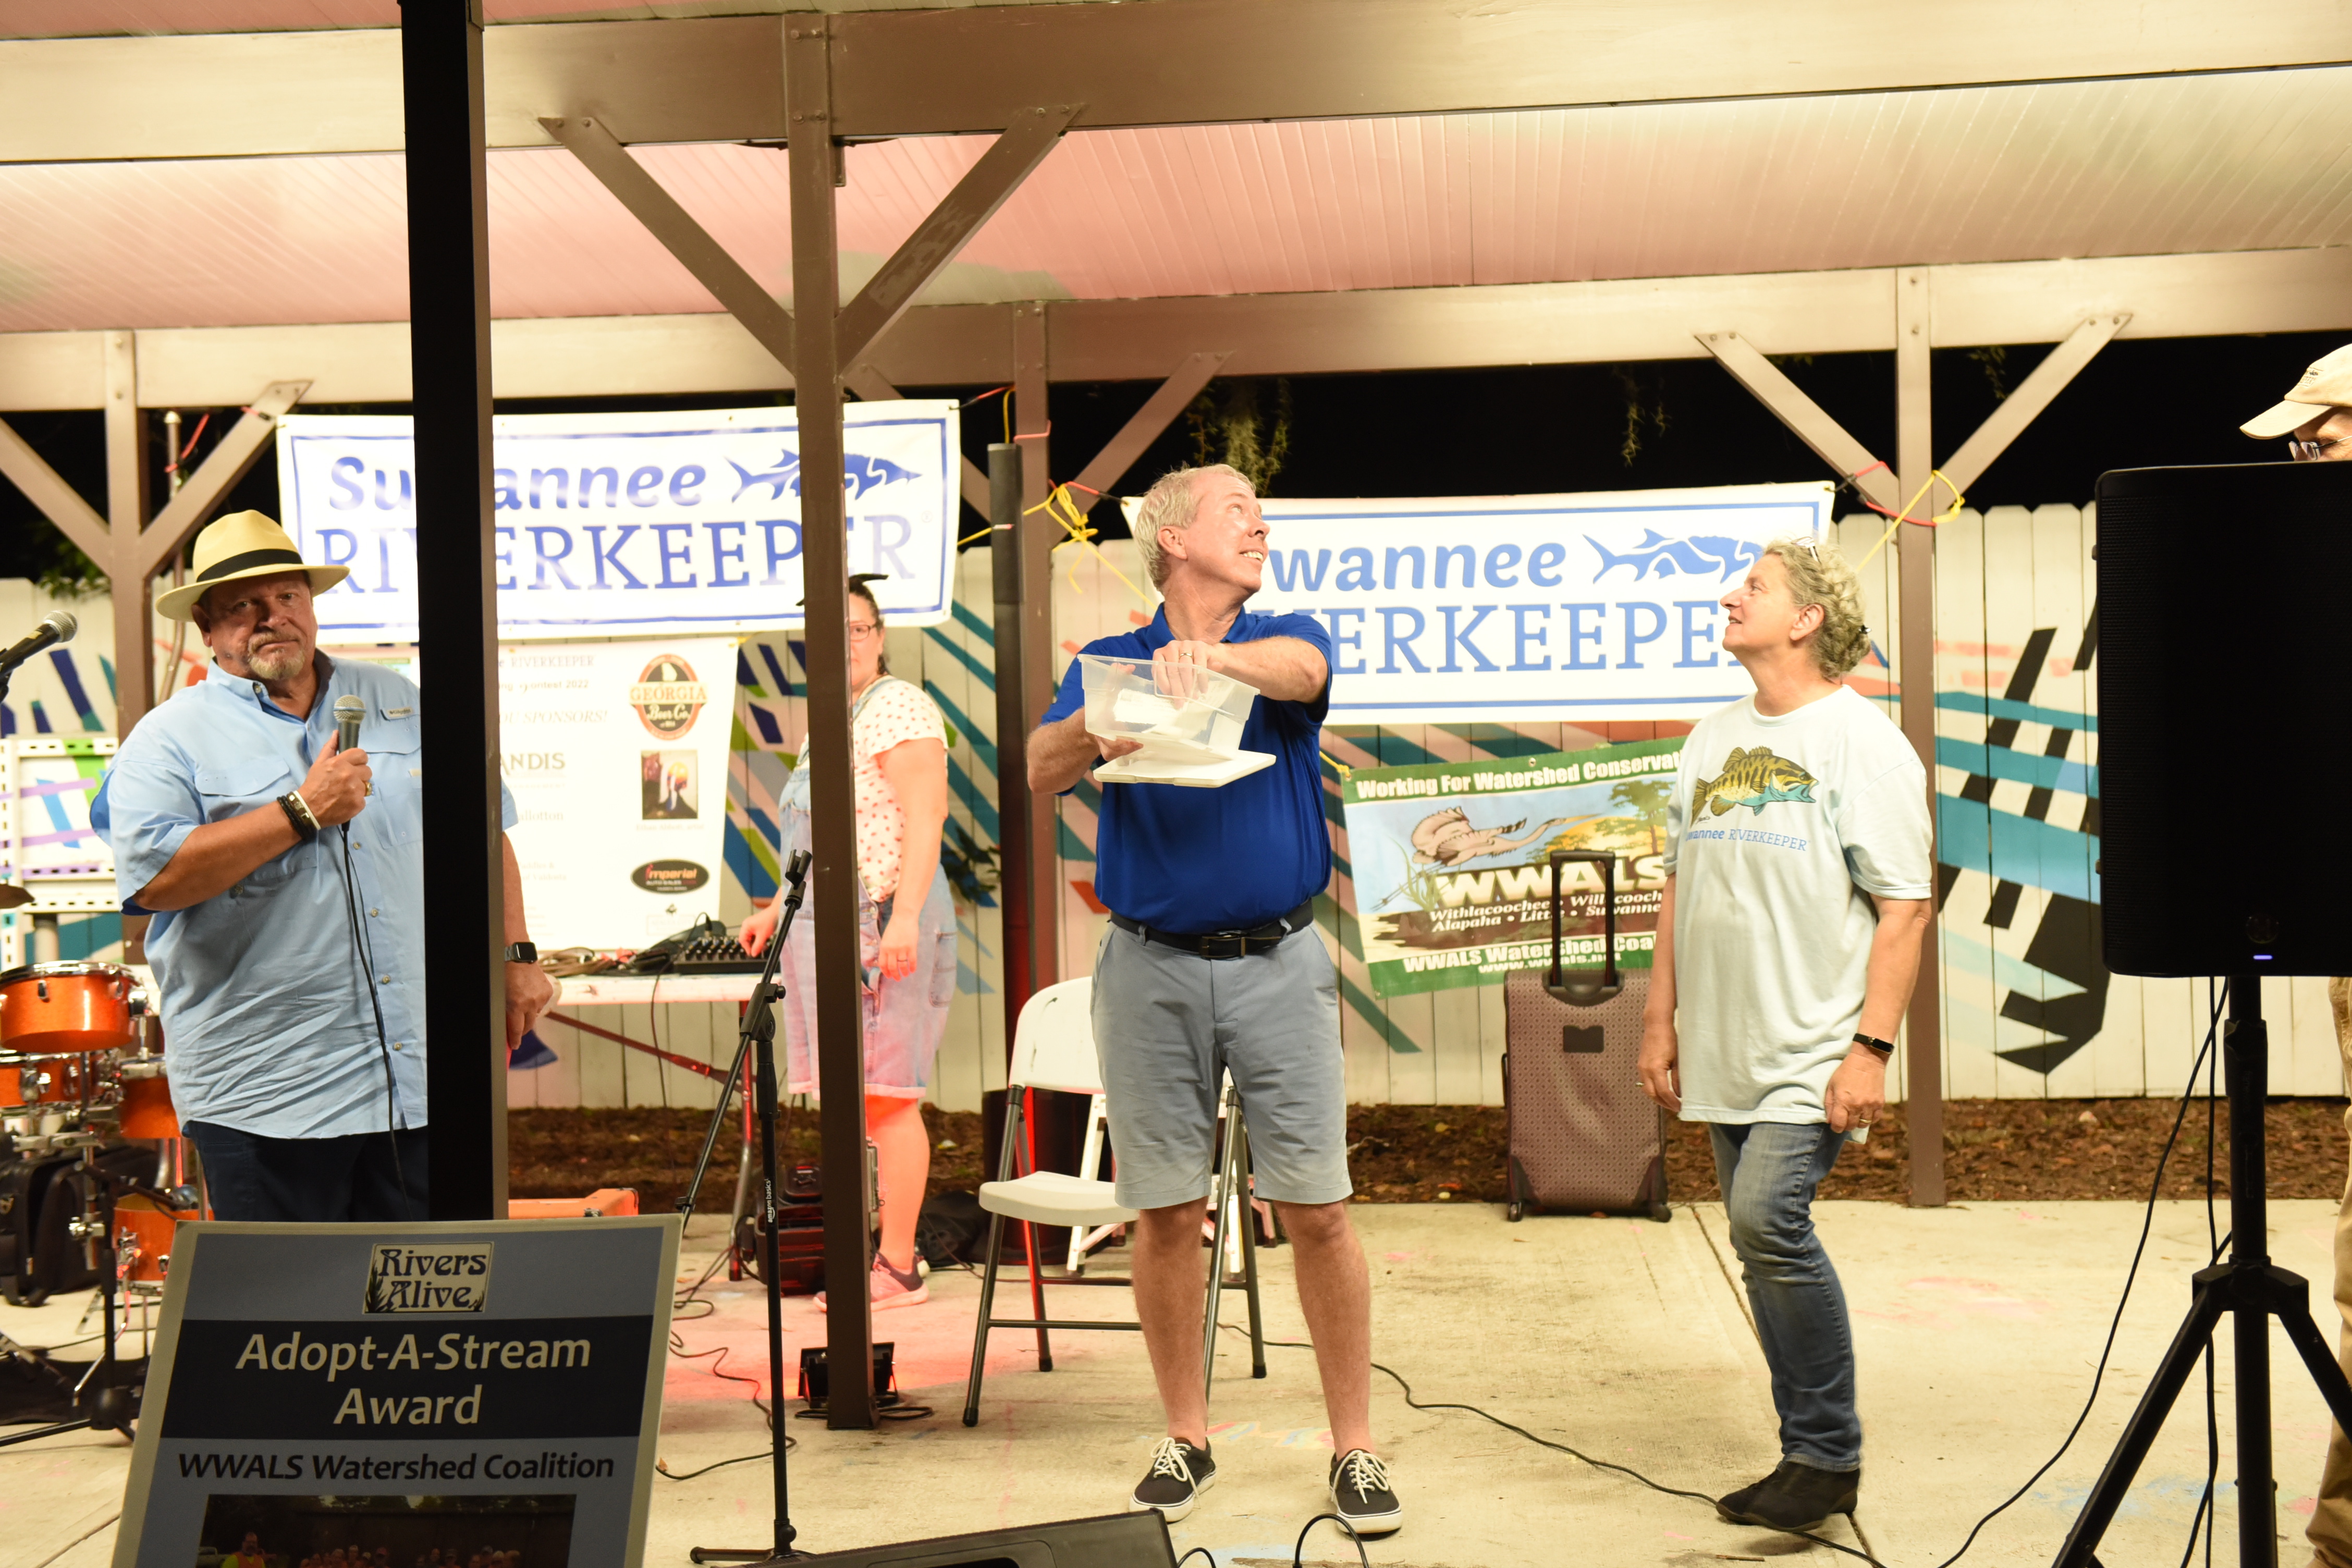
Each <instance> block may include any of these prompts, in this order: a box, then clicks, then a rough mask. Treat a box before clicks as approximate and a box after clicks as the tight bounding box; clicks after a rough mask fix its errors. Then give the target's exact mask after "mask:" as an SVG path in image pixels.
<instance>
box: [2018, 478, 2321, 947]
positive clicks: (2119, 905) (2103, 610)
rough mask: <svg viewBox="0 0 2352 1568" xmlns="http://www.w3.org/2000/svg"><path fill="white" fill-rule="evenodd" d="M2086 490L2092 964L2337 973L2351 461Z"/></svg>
mask: <svg viewBox="0 0 2352 1568" xmlns="http://www.w3.org/2000/svg"><path fill="white" fill-rule="evenodd" d="M2098 502H2099V504H2098V549H2097V552H2096V555H2097V562H2098V594H2099V597H2098V609H2097V620H2098V642H2097V645H2096V651H2095V656H2094V657H2095V659H2096V661H2097V672H2098V673H2097V679H2098V690H2099V717H2098V734H2099V746H2098V763H2099V766H2098V799H2097V801H2096V802H2095V805H2096V808H2097V813H2098V815H2097V817H2096V819H2095V827H2093V828H2092V829H2091V831H2093V832H2095V834H2096V836H2097V837H2096V840H2095V848H2094V850H2093V853H2094V854H2095V856H2096V857H2097V860H2096V869H2097V871H2098V873H2099V881H2100V889H2099V891H2100V902H2101V906H2102V909H2101V913H2102V917H2103V922H2104V930H2105V944H2104V945H2105V957H2106V964H2107V967H2108V968H2109V969H2110V970H2112V971H2114V972H2115V973H2117V974H2147V975H2198V974H2352V918H2347V916H2346V914H2345V909H2344V889H2345V888H2346V887H2347V885H2352V743H2347V742H2352V701H2347V697H2352V692H2347V689H2346V687H2347V681H2346V677H2345V671H2346V669H2347V663H2352V660H2347V652H2346V644H2347V632H2352V463H2242V464H2231V465H2228V466H2226V467H2214V468H2128V469H2123V470H2119V471H2117V472H2115V473H2109V474H2105V475H2102V476H2101V477H2100V479H2099V486H2098ZM2330 671H2334V672H2335V673H2333V674H2331V673H2329V672H2330ZM1996 831H1998V828H1996Z"/></svg>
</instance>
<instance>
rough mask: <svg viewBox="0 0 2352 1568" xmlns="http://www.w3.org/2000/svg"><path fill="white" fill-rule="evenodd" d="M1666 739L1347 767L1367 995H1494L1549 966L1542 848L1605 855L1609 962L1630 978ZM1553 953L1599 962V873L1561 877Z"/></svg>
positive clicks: (1653, 864)
mask: <svg viewBox="0 0 2352 1568" xmlns="http://www.w3.org/2000/svg"><path fill="white" fill-rule="evenodd" d="M1682 749H1683V743H1682V741H1681V739H1680V738H1679V737H1677V738H1675V739H1674V740H1670V741H1636V742H1631V743H1629V744H1626V745H1621V746H1600V747H1595V748H1594V749H1592V750H1591V751H1583V752H1545V753H1543V754H1541V755H1539V756H1532V757H1515V758H1511V759H1509V760H1507V761H1501V762H1474V763H1431V764H1429V765H1426V766H1423V767H1412V768H1358V769H1356V770H1354V771H1353V772H1352V773H1349V775H1348V779H1347V783H1346V784H1344V785H1342V786H1341V790H1340V796H1339V798H1340V802H1341V805H1343V807H1344V808H1345V810H1346V812H1347V817H1348V850H1349V861H1350V863H1351V864H1352V865H1353V866H1354V868H1355V883H1356V931H1357V935H1358V936H1359V937H1360V939H1361V940H1362V942H1363V947H1364V967H1365V968H1366V969H1367V970H1369V971H1370V973H1371V980H1372V990H1373V992H1374V993H1375V994H1378V995H1381V996H1397V995H1402V994H1407V993H1410V992H1415V991H1444V990H1448V989H1451V988H1452V987H1454V986H1457V985H1495V984H1501V982H1502V980H1503V977H1504V976H1505V975H1506V974H1508V973H1510V972H1512V971H1513V970H1517V969H1540V968H1545V967H1548V966H1549V964H1550V963H1551V904H1550V900H1551V868H1550V867H1549V866H1548V865H1547V864H1546V863H1545V859H1546V857H1548V856H1549V854H1550V853H1551V852H1552V851H1553V850H1555V849H1597V850H1601V851H1604V852H1613V853H1614V854H1615V855H1616V858H1617V864H1616V873H1615V874H1616V879H1617V958H1618V963H1620V965H1622V967H1624V968H1627V969H1646V968H1648V967H1649V963H1650V949H1651V947H1652V945H1653V944H1654V942H1656V940H1657V929H1658V906H1659V905H1660V903H1661V902H1662V901H1663V900H1664V889H1665V885H1666V877H1665V847H1666V841H1665V834H1666V802H1667V800H1668V798H1669V797H1670V795H1672V793H1673V790H1674V781H1675V761H1676V759H1677V758H1678V757H1679V756H1680V755H1681V752H1682ZM1567 870H1568V879H1569V880H1568V887H1567V889H1566V892H1565V900H1564V901H1565V907H1564V908H1563V910H1562V911H1561V925H1560V930H1561V942H1560V950H1561V952H1562V955H1563V962H1564V963H1565V964H1566V965H1567V967H1569V968H1570V969H1574V968H1578V967H1587V968H1594V969H1597V968H1599V967H1600V964H1601V941H1602V936H1601V869H1600V868H1599V867H1598V866H1595V865H1594V864H1592V863H1591V861H1580V862H1575V863H1572V864H1570V866H1569V867H1568V868H1567Z"/></svg>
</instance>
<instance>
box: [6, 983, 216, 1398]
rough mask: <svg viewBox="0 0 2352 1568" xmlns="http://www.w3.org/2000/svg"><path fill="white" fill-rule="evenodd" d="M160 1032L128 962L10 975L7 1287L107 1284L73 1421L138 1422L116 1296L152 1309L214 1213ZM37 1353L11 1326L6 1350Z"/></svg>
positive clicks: (12, 1291)
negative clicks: (184, 1229) (119, 1372)
mask: <svg viewBox="0 0 2352 1568" xmlns="http://www.w3.org/2000/svg"><path fill="white" fill-rule="evenodd" d="M161 1037H162V1029H161V1025H160V1021H159V1020H158V1018H157V1017H156V1015H155V1011H154V1006H153V1003H152V996H151V994H150V993H149V991H148V990H147V988H146V987H145V986H144V985H143V984H142V983H141V979H140V976H139V973H138V972H137V971H135V970H132V969H129V968H126V967H124V966H123V965H121V964H119V963H36V964H32V965H29V966H27V967H25V968H21V969H13V970H10V971H8V972H6V973H0V1296H5V1299H6V1300H8V1301H9V1302H10V1303H11V1304H13V1305H18V1306H37V1305H39V1304H40V1303H41V1302H42V1301H44V1300H47V1298H48V1297H50V1296H51V1295H53V1294H56V1293H58V1292H61V1291H67V1290H79V1289H89V1287H90V1286H92V1285H96V1286H97V1287H98V1294H97V1296H96V1298H95V1299H93V1300H92V1302H91V1307H92V1309H93V1310H97V1311H99V1312H100V1313H101V1314H102V1316H103V1319H104V1331H103V1338H102V1344H103V1347H104V1348H103V1349H102V1350H101V1352H100V1361H99V1363H97V1364H96V1365H95V1366H93V1367H92V1368H91V1369H90V1371H91V1373H92V1375H91V1376H90V1377H89V1379H88V1380H87V1382H88V1388H87V1390H86V1392H87V1393H88V1394H89V1395H90V1397H89V1398H84V1399H78V1400H77V1405H78V1406H79V1408H82V1409H84V1410H85V1411H87V1412H88V1414H87V1415H86V1416H85V1418H84V1419H82V1420H80V1421H78V1422H75V1423H70V1424H68V1425H70V1426H101V1427H104V1426H121V1427H124V1428H125V1429H127V1426H128V1422H129V1419H130V1415H131V1412H132V1410H134V1409H135V1402H134V1396H133V1394H132V1392H131V1389H130V1388H128V1387H125V1386H121V1385H120V1384H118V1382H117V1379H116V1375H115V1354H114V1352H115V1340H116V1324H117V1309H118V1303H120V1304H121V1306H123V1307H126V1308H127V1307H132V1306H136V1307H138V1308H140V1309H142V1313H143V1311H144V1310H146V1309H150V1308H152V1306H153V1305H154V1304H155V1303H156V1301H157V1300H158V1299H159V1298H160V1297H161V1295H162V1293H163V1280H164V1278H165V1277H166V1275H167V1274H168V1273H169V1272H170V1269H171V1266H172V1246H173V1235H174V1233H175V1232H176V1230H177V1228H178V1226H180V1225H181V1224H182V1223H183V1222H184V1221H187V1220H192V1219H199V1218H202V1217H203V1215H204V1212H205V1210H204V1205H203V1203H202V1200H201V1199H200V1198H199V1196H198V1194H197V1192H196V1190H195V1189H194V1188H193V1187H191V1186H190V1185H189V1184H188V1183H187V1180H186V1177H187V1152H186V1144H185V1143H184V1141H183V1139H182V1137H181V1132H180V1123H179V1118H178V1116H177V1115H176V1113H175V1112H174V1110H173V1105H172V1089H171V1081H170V1079H169V1078H168V1077H167V1076H166V1074H165V1071H164V1065H163V1052H162V1049H161V1047H162V1038H161ZM28 1353H34V1352H23V1350H22V1347H20V1346H17V1345H16V1343H15V1342H13V1341H11V1340H9V1339H8V1338H7V1336H6V1335H5V1334H0V1358H5V1357H9V1356H13V1355H16V1354H28ZM77 1392H78V1393H79V1392H84V1391H77ZM58 1429H59V1428H47V1429H46V1430H58ZM35 1435H37V1434H26V1435H24V1436H35ZM19 1440H22V1439H21V1437H19V1436H15V1435H12V1436H9V1437H7V1438H0V1444H5V1443H9V1442H15V1441H19Z"/></svg>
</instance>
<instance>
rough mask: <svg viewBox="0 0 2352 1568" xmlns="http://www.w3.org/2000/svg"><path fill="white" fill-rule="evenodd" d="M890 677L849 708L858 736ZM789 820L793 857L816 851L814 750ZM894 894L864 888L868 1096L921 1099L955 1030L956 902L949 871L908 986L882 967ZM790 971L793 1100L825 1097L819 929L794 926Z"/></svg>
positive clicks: (939, 876)
mask: <svg viewBox="0 0 2352 1568" xmlns="http://www.w3.org/2000/svg"><path fill="white" fill-rule="evenodd" d="M895 679H898V678H897V677H895V676H889V675H885V676H883V677H881V678H880V679H877V680H876V681H875V682H874V684H873V685H871V686H869V687H867V688H866V690H865V692H864V693H863V694H861V695H860V696H859V698H858V700H857V705H856V707H855V708H853V709H851V710H850V714H849V722H850V727H851V730H852V732H853V733H854V732H855V731H856V724H857V715H858V713H859V712H861V711H862V710H864V709H865V707H866V701H867V700H868V699H870V698H872V697H873V695H874V694H875V693H876V692H877V691H879V690H881V689H882V687H883V685H884V683H885V682H887V681H890V680H895ZM778 805H779V806H780V807H781V809H782V821H781V822H780V823H779V824H778V832H779V836H780V837H782V841H783V845H784V852H785V856H786V858H790V857H791V854H792V852H793V850H795V849H810V848H812V847H813V846H812V844H811V842H810V831H809V825H810V817H809V762H808V751H807V749H806V748H805V747H803V750H802V752H801V756H800V761H799V763H797V765H795V766H794V767H793V773H792V777H791V778H790V779H789V780H788V781H787V782H786V783H785V785H784V795H783V799H782V801H780V802H779V803H778ZM815 885H816V878H815V875H814V872H812V873H811V875H810V877H809V889H810V897H809V899H808V900H807V901H806V902H805V903H804V904H803V907H802V912H803V915H806V914H808V913H809V912H811V911H813V910H814V909H815V907H816V901H815V896H814V895H815ZM895 901H896V894H895V890H893V891H891V892H887V893H886V894H885V895H884V896H883V897H882V898H880V899H878V900H877V898H875V897H874V895H873V892H872V891H871V889H868V888H867V887H866V879H865V878H864V877H863V876H860V877H859V878H858V881H857V948H858V955H859V963H860V967H861V970H862V978H861V982H860V984H859V986H858V991H859V999H860V1001H861V1002H862V1003H863V1005H864V1008H865V1016H864V1019H863V1022H864V1026H865V1033H866V1093H867V1094H869V1095H880V1096H888V1097H894V1098H898V1099H902V1100H919V1099H920V1098H921V1097H922V1094H923V1091H924V1090H925V1089H927V1088H929V1084H930V1079H931V1062H932V1060H933V1058H936V1057H937V1056H938V1055H939V1050H940V1037H941V1036H943V1035H945V1034H946V1033H947V1026H948V1004H950V1002H952V1001H954V1000H955V989H956V919H955V904H954V902H953V900H950V898H949V896H948V874H947V870H946V868H944V867H942V868H940V869H939V870H937V871H935V872H933V873H932V875H931V887H930V891H929V894H927V895H926V896H925V897H924V900H923V909H922V915H921V918H920V921H919V924H918V927H917V931H916V937H915V970H914V973H911V974H908V975H907V976H906V977H905V978H903V979H899V980H891V979H888V978H887V977H885V976H884V975H883V973H882V971H881V968H880V955H881V950H882V931H883V928H885V927H886V926H887V925H888V924H889V923H890V910H891V905H892V904H893V903H894V902H895ZM784 963H786V964H787V965H788V966H789V972H788V974H787V977H786V983H785V984H786V989H785V992H784V998H783V1005H782V1014H783V1025H784V1076H785V1092H786V1093H788V1094H814V1093H815V1092H816V1082H817V1075H816V1061H815V1058H814V1052H813V1051H812V1049H811V1047H812V1045H813V1044H814V1041H815V1039H816V933H815V930H814V924H813V923H812V922H809V921H795V922H794V923H793V933H792V936H791V939H790V940H789V941H787V942H785V944H784Z"/></svg>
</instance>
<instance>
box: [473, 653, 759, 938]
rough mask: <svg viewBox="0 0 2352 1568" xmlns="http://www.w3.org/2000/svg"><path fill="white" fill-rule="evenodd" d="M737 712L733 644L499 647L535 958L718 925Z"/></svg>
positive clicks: (516, 832)
mask: <svg viewBox="0 0 2352 1568" xmlns="http://www.w3.org/2000/svg"><path fill="white" fill-rule="evenodd" d="M734 715H735V639H734V638H733V637H677V638H670V639H666V640H665V639H655V640H649V641H630V642H605V643H521V644H515V645H511V646H507V647H500V648H499V744H500V747H501V749H502V751H503V762H504V766H505V771H506V781H507V787H508V788H509V789H510V790H512V791H513V792H514V798H515V812H516V816H517V821H516V823H515V826H514V827H513V829H512V830H511V831H510V833H509V837H511V838H512V839H513V841H514V847H515V858H516V859H517V860H518V861H519V862H520V865H521V867H522V875H523V881H524V884H525V886H526V887H527V888H528V889H529V894H528V896H529V899H530V919H531V934H532V936H533V937H534V938H535V939H536V940H537V942H539V945H540V947H541V950H542V951H545V950H551V949H554V948H562V947H594V948H640V947H643V946H645V945H646V943H647V942H653V941H656V940H658V939H659V938H662V937H665V936H667V935H669V934H670V933H671V932H672V931H677V930H679V929H680V928H682V927H685V926H688V925H691V924H693V923H694V921H695V918H696V917H697V916H698V915H709V917H710V918H711V919H713V920H717V919H718V918H719V866H720V862H721V858H722V856H723V854H724V852H725V847H726V841H727V765H728V741H729V738H730V735H731V734H732V732H733V728H734Z"/></svg>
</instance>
